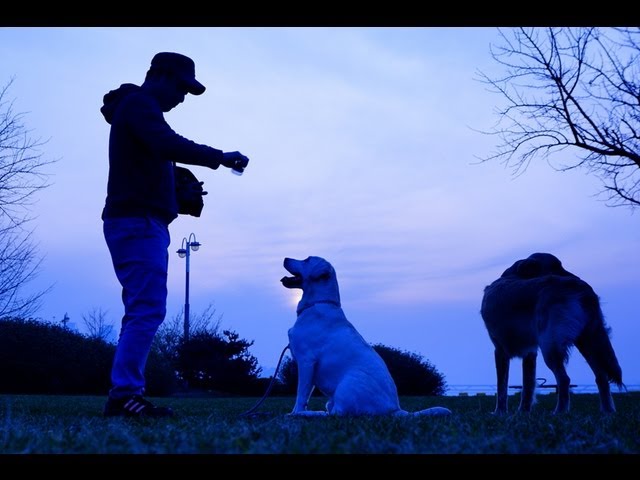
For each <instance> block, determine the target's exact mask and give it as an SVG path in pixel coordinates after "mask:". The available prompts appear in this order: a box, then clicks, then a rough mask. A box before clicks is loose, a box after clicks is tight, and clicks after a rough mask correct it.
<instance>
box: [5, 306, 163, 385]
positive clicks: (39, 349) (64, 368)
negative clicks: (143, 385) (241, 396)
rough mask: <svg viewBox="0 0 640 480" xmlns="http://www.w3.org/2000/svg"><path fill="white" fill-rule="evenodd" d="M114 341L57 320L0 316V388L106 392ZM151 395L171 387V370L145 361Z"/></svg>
mask: <svg viewBox="0 0 640 480" xmlns="http://www.w3.org/2000/svg"><path fill="white" fill-rule="evenodd" d="M114 352H115V345H113V344H110V343H107V342H105V341H104V340H101V339H97V338H89V337H87V336H84V335H82V334H80V333H78V332H74V331H72V330H68V329H66V328H63V327H61V326H59V325H53V324H49V323H44V322H38V321H36V320H31V319H19V318H3V319H0V378H2V381H1V382H0V393H18V394H19V393H22V394H25V393H26V394H89V395H106V394H107V393H108V391H109V388H110V386H111V379H110V377H111V364H112V362H113V355H114ZM147 372H148V373H147V375H148V377H149V378H148V382H147V383H148V387H147V393H148V394H150V395H163V394H168V393H170V389H171V384H172V382H174V380H172V378H173V372H172V371H171V369H170V368H169V369H167V368H166V367H165V366H163V364H162V363H161V360H160V359H159V358H158V357H157V356H150V357H149V361H148V362H147Z"/></svg>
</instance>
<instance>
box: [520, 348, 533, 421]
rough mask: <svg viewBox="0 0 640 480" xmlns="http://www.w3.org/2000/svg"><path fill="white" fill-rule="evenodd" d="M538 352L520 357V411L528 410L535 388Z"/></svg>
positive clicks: (531, 403) (529, 409)
mask: <svg viewBox="0 0 640 480" xmlns="http://www.w3.org/2000/svg"><path fill="white" fill-rule="evenodd" d="M537 357H538V352H533V353H527V354H526V355H525V356H524V357H523V359H522V397H521V398H520V408H519V410H520V411H521V412H530V411H531V406H532V405H533V398H534V397H533V396H534V394H535V390H536V359H537Z"/></svg>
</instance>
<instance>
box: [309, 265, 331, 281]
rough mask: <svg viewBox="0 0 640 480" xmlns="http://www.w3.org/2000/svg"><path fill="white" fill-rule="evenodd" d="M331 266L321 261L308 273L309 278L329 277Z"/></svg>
mask: <svg viewBox="0 0 640 480" xmlns="http://www.w3.org/2000/svg"><path fill="white" fill-rule="evenodd" d="M332 270H333V268H332V267H331V265H329V264H328V263H323V264H322V265H319V266H318V267H316V268H314V269H313V270H312V271H311V273H310V274H309V278H310V279H311V280H323V279H327V278H330V277H331V273H332Z"/></svg>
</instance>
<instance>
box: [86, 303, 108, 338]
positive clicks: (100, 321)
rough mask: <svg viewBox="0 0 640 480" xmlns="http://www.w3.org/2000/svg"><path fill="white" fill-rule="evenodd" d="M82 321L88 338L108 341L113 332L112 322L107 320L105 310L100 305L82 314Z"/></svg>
mask: <svg viewBox="0 0 640 480" xmlns="http://www.w3.org/2000/svg"><path fill="white" fill-rule="evenodd" d="M82 322H83V323H84V326H85V327H86V329H87V332H88V336H89V337H90V338H97V339H99V340H104V341H105V342H106V341H109V337H110V336H111V334H112V333H113V324H112V323H110V322H108V321H107V312H106V311H104V310H102V308H101V307H98V308H96V307H93V308H92V309H91V310H90V311H89V312H88V313H87V314H83V315H82Z"/></svg>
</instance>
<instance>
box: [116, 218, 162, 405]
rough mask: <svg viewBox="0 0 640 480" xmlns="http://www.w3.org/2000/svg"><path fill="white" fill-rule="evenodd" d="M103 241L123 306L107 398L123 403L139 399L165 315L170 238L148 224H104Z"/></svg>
mask: <svg viewBox="0 0 640 480" xmlns="http://www.w3.org/2000/svg"><path fill="white" fill-rule="evenodd" d="M104 235H105V240H106V242H107V246H108V247H109V251H110V253H111V258H112V261H113V266H114V269H115V272H116V276H117V277H118V280H119V282H120V284H121V285H122V302H123V304H124V316H123V318H122V326H121V329H120V336H119V338H118V345H117V347H116V353H115V356H114V360H113V366H112V370H111V382H112V388H111V390H110V391H109V397H110V399H113V400H124V399H128V398H130V397H132V396H136V395H137V396H142V395H143V394H144V387H145V378H144V369H145V365H146V362H147V357H148V355H149V350H150V349H151V343H152V342H153V338H154V336H155V334H156V332H157V330H158V327H159V326H160V324H161V323H162V322H163V320H164V318H165V315H166V301H167V270H168V261H169V254H168V248H169V243H170V237H169V230H168V228H167V226H166V225H164V224H162V223H161V222H159V221H157V220H155V219H151V218H116V219H106V220H105V221H104ZM139 408H142V405H141V406H140V407H139Z"/></svg>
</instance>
